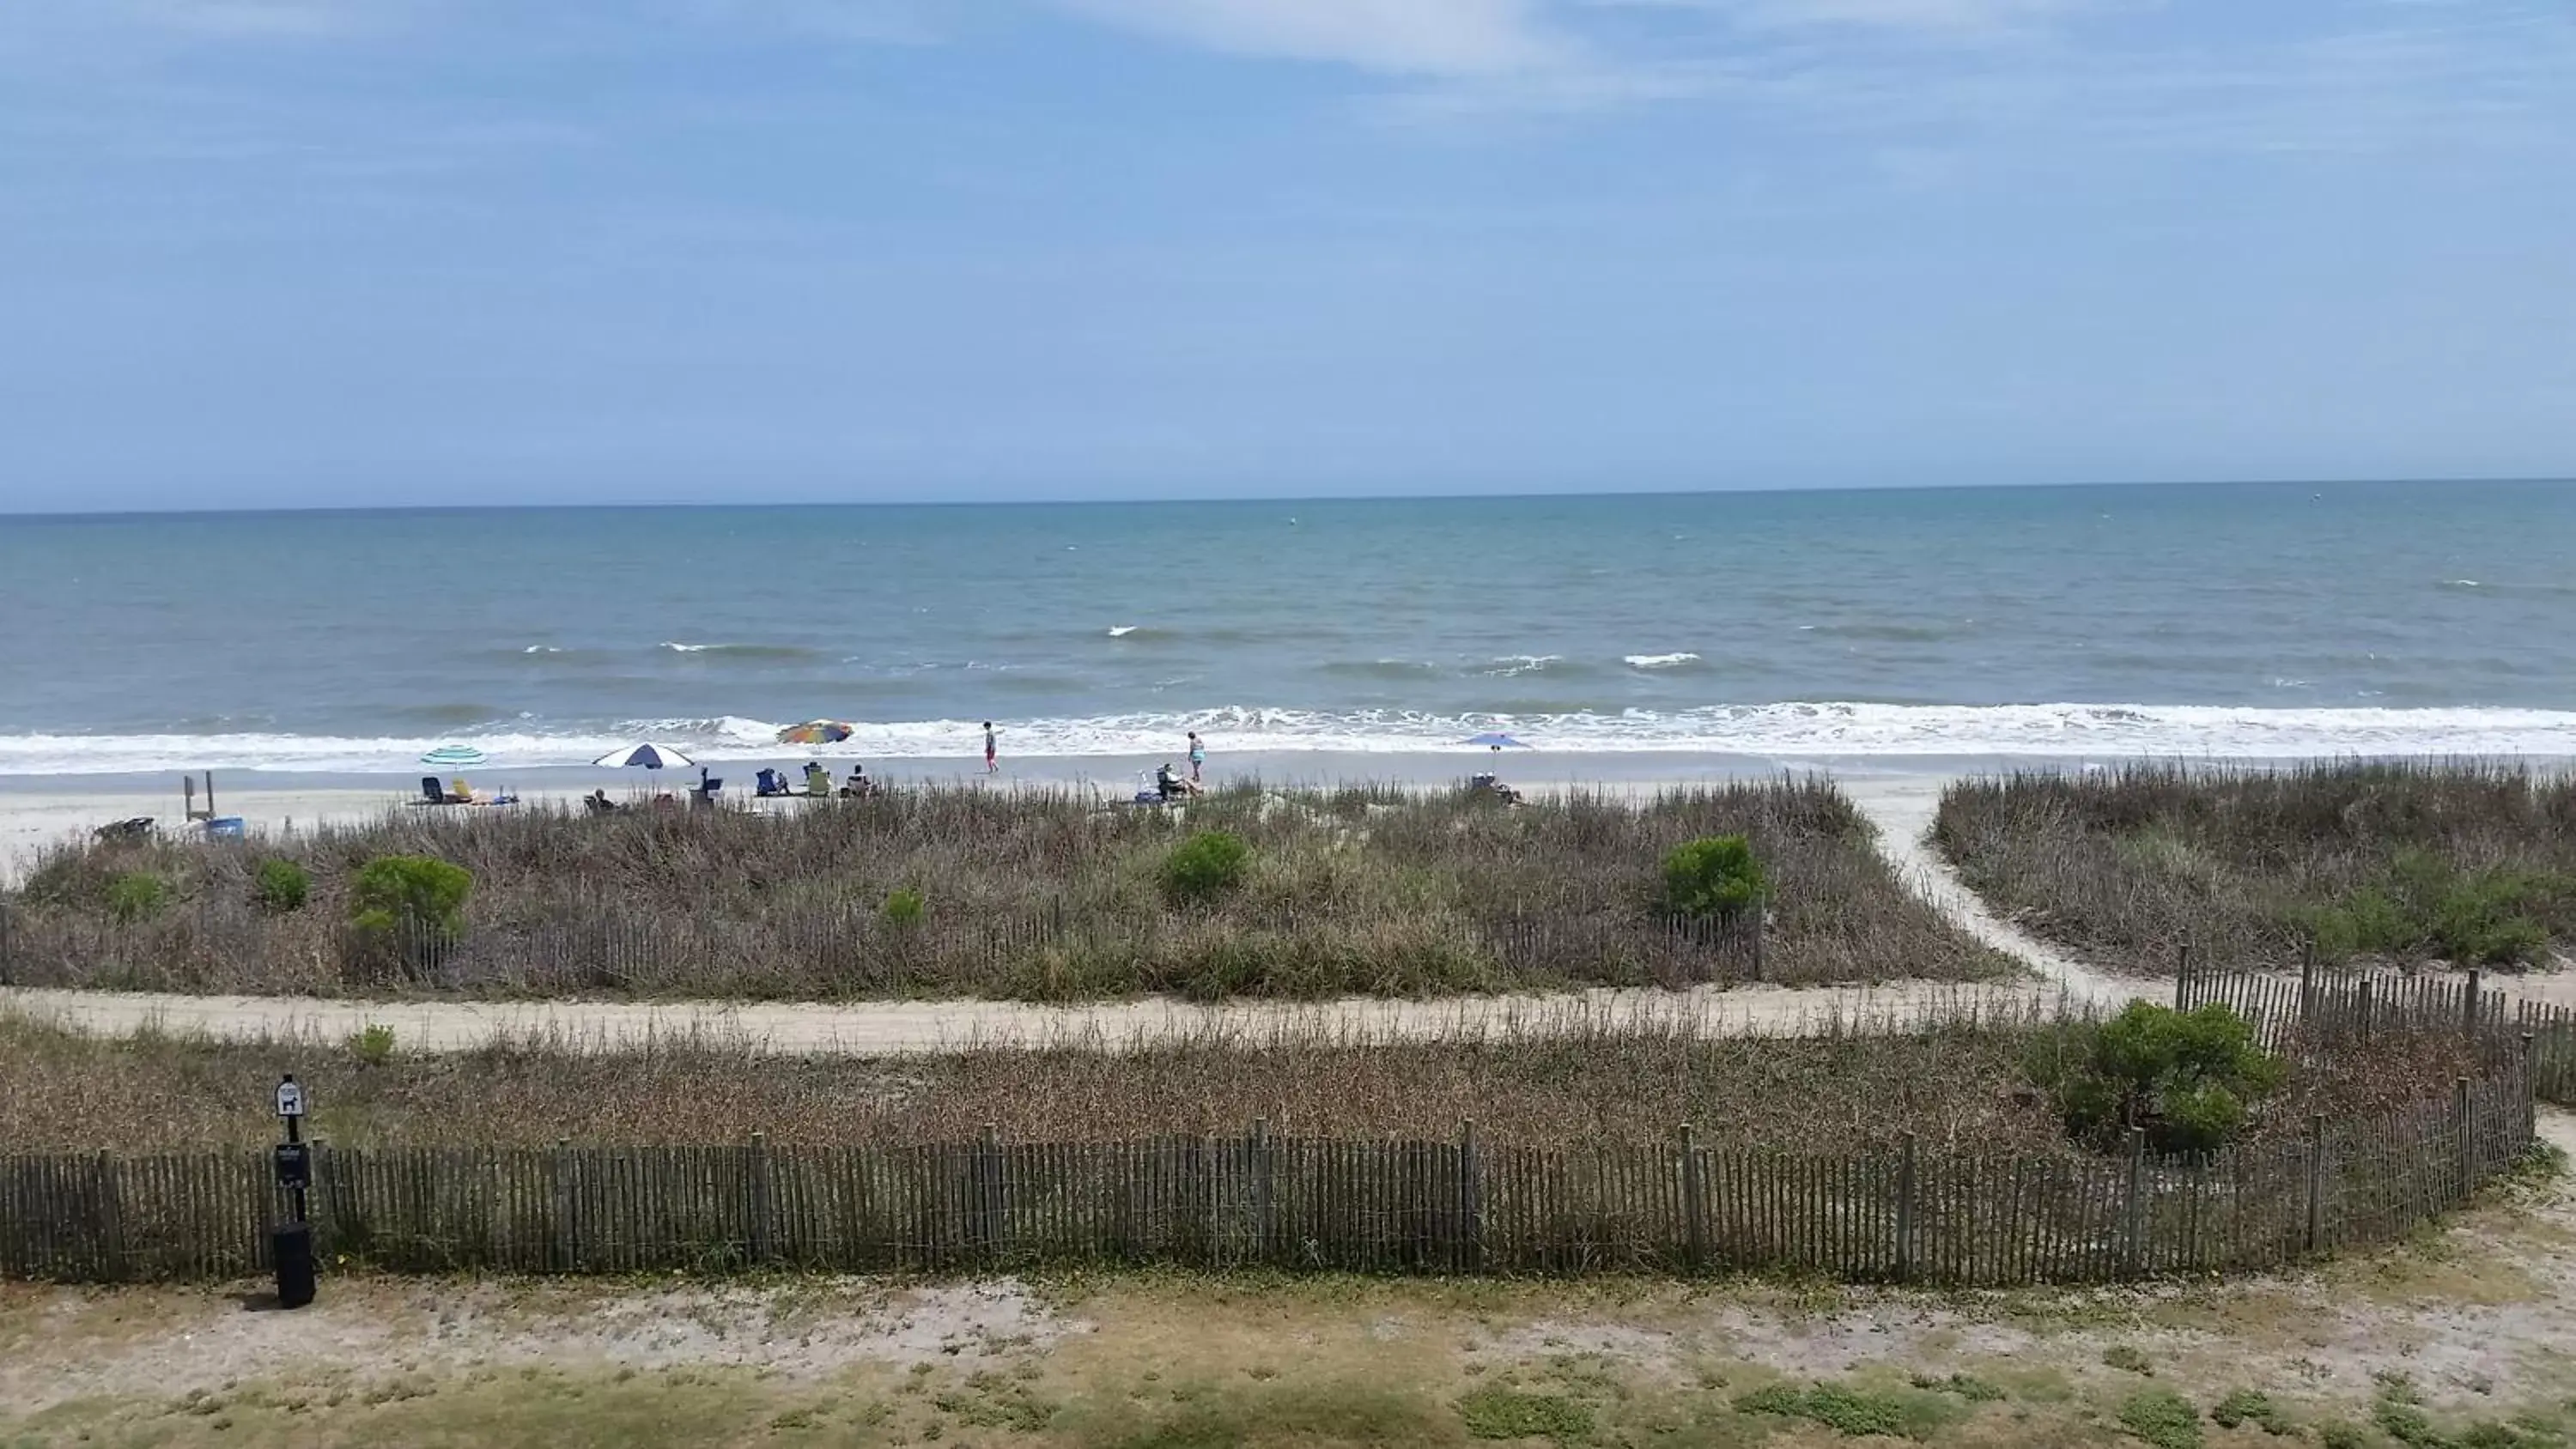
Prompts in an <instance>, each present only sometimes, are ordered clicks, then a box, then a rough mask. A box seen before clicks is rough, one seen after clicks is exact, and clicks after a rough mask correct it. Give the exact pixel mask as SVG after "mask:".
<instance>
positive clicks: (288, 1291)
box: [268, 1223, 313, 1308]
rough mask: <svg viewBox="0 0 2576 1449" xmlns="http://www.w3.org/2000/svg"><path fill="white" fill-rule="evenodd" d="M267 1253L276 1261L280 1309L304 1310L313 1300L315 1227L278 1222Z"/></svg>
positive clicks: (309, 1224) (306, 1224) (305, 1224)
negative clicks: (302, 1308)
mask: <svg viewBox="0 0 2576 1449" xmlns="http://www.w3.org/2000/svg"><path fill="white" fill-rule="evenodd" d="M268 1250H269V1254H270V1256H271V1257H273V1258H274V1259H276V1262H277V1306H278V1307H280V1308H301V1307H303V1306H304V1305H305V1304H307V1303H310V1302H312V1301H313V1225H312V1224H311V1223H279V1224H278V1225H277V1226H276V1227H274V1228H271V1229H270V1230H269V1234H268Z"/></svg>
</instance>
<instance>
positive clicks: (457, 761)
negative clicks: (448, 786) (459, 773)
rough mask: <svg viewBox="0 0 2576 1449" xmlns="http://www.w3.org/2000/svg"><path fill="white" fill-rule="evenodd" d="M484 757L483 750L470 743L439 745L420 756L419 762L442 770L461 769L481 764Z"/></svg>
mask: <svg viewBox="0 0 2576 1449" xmlns="http://www.w3.org/2000/svg"><path fill="white" fill-rule="evenodd" d="M484 758H485V757H484V754H483V752H482V751H481V750H478V749H476V748H474V747H473V746H472V745H440V746H439V747H438V748H437V749H434V750H432V751H430V752H429V753H428V754H425V755H423V756H421V757H420V762H421V763H422V764H424V765H433V766H436V767H437V768H439V769H442V770H462V769H467V768H470V767H472V766H475V765H479V764H482V763H483V760H484Z"/></svg>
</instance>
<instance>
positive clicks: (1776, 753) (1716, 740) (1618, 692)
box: [0, 483, 2576, 775]
mask: <svg viewBox="0 0 2576 1449" xmlns="http://www.w3.org/2000/svg"><path fill="white" fill-rule="evenodd" d="M0 618H5V620H6V623H5V626H0V775H61V774H87V773H107V772H137V771H158V770H175V769H187V768H197V767H214V768H223V769H231V770H240V769H252V770H276V771H299V772H374V771H392V770H401V769H404V768H405V767H408V766H410V765H411V763H412V762H413V760H414V759H416V758H417V756H418V755H419V754H420V753H421V752H422V751H423V750H426V749H428V748H430V747H432V746H436V745H444V744H465V745H472V746H476V747H479V748H481V749H482V750H484V751H486V752H487V753H489V754H490V755H491V756H492V758H493V763H494V764H495V765H502V766H510V765H522V766H531V767H536V766H561V765H568V764H573V763H578V762H582V761H586V760H587V759H589V758H590V757H591V756H593V755H595V754H598V753H600V752H602V751H605V750H607V749H608V748H610V747H611V746H612V745H614V744H617V743H620V742H623V741H628V740H633V739H638V738H654V739H663V740H669V741H673V742H676V743H679V744H681V745H682V746H683V747H685V748H692V749H695V750H697V751H698V752H700V753H702V754H704V755H706V756H707V757H709V758H712V759H718V760H724V759H751V758H769V757H776V756H779V755H781V754H782V753H795V754H797V755H799V756H802V755H805V754H809V753H816V752H813V751H804V750H798V751H793V752H783V751H781V750H779V749H778V748H776V747H775V746H774V745H773V744H772V740H773V738H774V735H775V731H776V729H777V728H778V727H779V726H780V725H782V724H786V723H791V722H794V721H798V720H804V719H809V718H817V717H827V718H838V719H845V720H849V721H852V722H854V723H855V724H856V725H857V727H858V728H857V733H856V735H855V736H854V738H853V739H852V740H851V741H850V742H849V743H848V744H847V745H843V746H839V747H836V748H834V749H831V750H826V751H821V752H820V753H824V754H829V755H839V756H859V757H866V758H884V759H890V760H898V759H899V760H936V759H940V758H946V757H954V758H957V759H960V760H964V759H966V758H968V757H970V756H972V755H973V754H974V753H975V751H976V750H977V748H978V744H979V741H978V731H977V724H978V722H980V721H982V720H985V719H992V720H994V721H996V722H997V724H998V725H999V728H1000V732H1001V738H1002V742H1003V748H1004V751H1005V754H1006V755H1007V756H1029V755H1048V756H1073V757H1080V756H1112V755H1151V754H1157V753H1160V754H1170V753H1173V752H1175V751H1176V749H1177V743H1178V741H1179V738H1180V736H1181V733H1182V732H1183V731H1184V730H1189V729H1196V730H1198V731H1199V732H1200V733H1202V734H1203V735H1205V736H1207V737H1208V740H1209V743H1210V746H1211V748H1212V749H1213V750H1215V751H1216V752H1218V754H1219V755H1220V756H1222V755H1224V754H1226V753H1229V752H1237V753H1239V752H1251V751H1259V752H1264V753H1282V752H1286V753H1295V752H1302V751H1345V752H1374V753H1395V752H1408V751H1422V750H1436V749H1443V748H1450V747H1455V746H1456V745H1457V744H1458V742H1459V741H1461V740H1462V739H1464V737H1466V736H1467V735H1470V734H1473V733H1476V732H1478V731H1481V730H1487V729H1505V730H1509V731H1510V732H1512V733H1513V734H1514V735H1515V736H1517V737H1518V738H1520V739H1522V740H1524V741H1526V742H1528V743H1529V744H1530V745H1531V746H1533V747H1534V748H1536V749H1538V750H1541V751H1548V750H1556V751H1567V752H1585V753H1619V752H1649V751H1670V752H1723V753H1727V754H1731V755H1739V756H1752V757H1756V758H1760V759H1765V760H1772V761H1778V762H1782V763H1787V764H1799V763H1832V762H1835V761H1840V760H1848V759H1854V758H1887V757H1897V756H1906V757H1949V756H1976V757H1996V756H2003V757H2022V756H2031V757H2043V756H2044V757H2057V758H2068V757H2085V758H2091V757H2101V756H2114V755H2140V754H2145V755H2168V756H2215V755H2230V756H2258V757H2273V758H2279V757H2289V756H2304V755H2333V754H2411V753H2449V754H2467V753H2481V754H2484V753H2509V752H2519V753H2532V754H2545V755H2576V484H2551V483H2514V484H2460V483H2407V484H2393V483H2392V484H2341V485H2321V486H2314V487H2310V486H2274V485H2261V486H2239V487H2215V486H2211V487H2201V486H2176V487H2087V488H2048V489H2025V488H2012V489H2004V488H1993V489H1938V490H1936V489H1907V490H1887V491H1871V492H1797V493H1786V492H1784V493H1719V494H1697V495H1634V496H1597V497H1547V498H1507V499H1442V500H1388V501H1299V502H1232V503H1156V504H1115V505H1109V504H1103V505H1028V506H960V507H935V506H922V507H892V506H889V507H792V508H704V509H637V510H613V509H587V510H584V509H529V510H488V511H486V510H458V511H420V512H350V513H291V514H207V515H155V516H115V517H78V518H46V517H6V518H0Z"/></svg>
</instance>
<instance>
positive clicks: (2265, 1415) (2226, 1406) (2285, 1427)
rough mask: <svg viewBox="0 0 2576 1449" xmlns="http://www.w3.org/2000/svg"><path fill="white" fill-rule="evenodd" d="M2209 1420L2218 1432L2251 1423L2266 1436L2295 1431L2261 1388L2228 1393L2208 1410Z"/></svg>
mask: <svg viewBox="0 0 2576 1449" xmlns="http://www.w3.org/2000/svg"><path fill="white" fill-rule="evenodd" d="M2209 1420H2210V1422H2211V1423H2213V1424H2216V1425H2217V1426H2218V1427H2220V1428H2222V1429H2233V1428H2236V1427H2238V1426H2239V1425H2243V1424H2254V1425H2257V1426H2259V1427H2260V1428H2261V1429H2262V1430H2263V1432H2264V1433H2266V1434H2287V1433H2290V1432H2292V1431H2293V1429H2294V1428H2295V1426H2294V1425H2292V1424H2291V1423H2290V1419H2289V1416H2288V1415H2286V1414H2284V1413H2282V1412H2281V1406H2280V1405H2278V1404H2275V1403H2273V1402H2272V1396H2271V1395H2269V1394H2266V1393H2264V1392H2263V1391H2262V1390H2261V1389H2238V1390H2237V1391H2236V1392H2234V1393H2232V1394H2229V1395H2228V1396H2227V1397H2226V1398H2223V1399H2221V1400H2219V1401H2218V1403H2217V1405H2216V1406H2215V1407H2213V1408H2212V1409H2210V1411H2209Z"/></svg>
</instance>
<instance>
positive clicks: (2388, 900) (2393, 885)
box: [2309, 850, 2569, 966]
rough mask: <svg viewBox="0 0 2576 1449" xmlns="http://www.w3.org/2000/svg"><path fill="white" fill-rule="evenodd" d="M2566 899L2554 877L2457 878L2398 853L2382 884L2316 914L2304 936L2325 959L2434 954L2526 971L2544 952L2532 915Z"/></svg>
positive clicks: (2486, 874) (2421, 855) (2440, 865)
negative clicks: (2522, 967) (2312, 939)
mask: <svg viewBox="0 0 2576 1449" xmlns="http://www.w3.org/2000/svg"><path fill="white" fill-rule="evenodd" d="M2568 892H2569V886H2568V884H2567V883H2566V882H2565V881H2563V880H2561V879H2559V878H2557V877H2554V876H2548V875H2541V874H2536V873H2534V872H2531V871H2526V870H2514V869H2510V868H2504V867H2497V868H2492V869H2488V870H2481V871H2462V870H2460V869H2458V868H2457V867H2455V866H2453V865H2452V864H2451V863H2450V862H2449V861H2448V860H2446V859H2444V858H2443V857H2441V856H2439V855H2436V854H2434V853H2433V852H2431V851H2427V850H2401V851H2399V852H2398V853H2397V854H2396V855H2395V856H2394V857H2393V858H2392V859H2391V860H2390V861H2389V865H2388V875H2387V879H2386V882H2385V883H2384V885H2376V886H2363V887H2361V888H2359V889H2356V890H2353V891H2351V892H2348V893H2347V894H2345V895H2344V896H2343V897H2342V898H2341V899H2340V900H2338V901H2337V902H2336V903H2335V904H2333V905H2331V906H2327V907H2325V908H2324V909H2321V910H2318V911H2316V912H2314V913H2313V914H2312V915H2311V917H2310V920H2309V930H2310V931H2311V933H2312V934H2313V935H2314V936H2315V938H2316V943H2317V952H2318V954H2319V955H2321V956H2324V957H2326V958H2327V959H2328V960H2341V959H2343V958H2345V957H2348V956H2357V955H2368V956H2399V957H2415V956H2424V955H2432V956H2439V957H2442V958H2443V959H2445V960H2449V961H2454V962H2458V963H2460V964H2462V965H2467V966H2511V965H2529V964H2531V963H2533V962H2536V961H2538V960H2540V959H2541V958H2542V956H2543V955H2544V954H2545V953H2546V951H2547V949H2548V946H2549V929H2548V927H2546V926H2544V925H2542V924H2541V922H2540V921H2539V919H2537V914H2536V913H2546V912H2547V911H2548V910H2549V908H2550V906H2551V904H2552V903H2553V902H2555V901H2558V900H2560V899H2561V898H2563V897H2564V896H2566V895H2567V894H2568Z"/></svg>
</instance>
